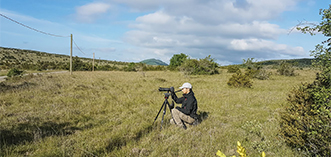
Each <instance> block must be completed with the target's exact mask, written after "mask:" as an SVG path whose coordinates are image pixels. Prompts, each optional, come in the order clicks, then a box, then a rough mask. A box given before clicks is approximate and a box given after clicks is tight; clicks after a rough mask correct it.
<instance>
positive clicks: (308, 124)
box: [280, 73, 331, 156]
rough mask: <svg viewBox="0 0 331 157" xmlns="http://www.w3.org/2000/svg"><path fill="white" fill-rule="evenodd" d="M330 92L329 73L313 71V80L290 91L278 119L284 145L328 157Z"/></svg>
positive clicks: (330, 147)
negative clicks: (279, 119) (315, 72)
mask: <svg viewBox="0 0 331 157" xmlns="http://www.w3.org/2000/svg"><path fill="white" fill-rule="evenodd" d="M330 93H331V79H330V73H328V74H324V73H322V74H317V77H316V80H315V81H314V82H313V83H305V84H302V85H301V86H299V87H298V88H296V89H294V90H292V91H291V92H290V94H289V96H288V98H287V100H288V102H289V103H288V105H287V106H286V107H285V111H284V112H283V113H281V121H280V125H281V130H280V133H281V135H282V137H283V138H284V139H285V141H286V143H287V144H288V145H290V146H292V147H293V148H297V149H301V150H304V151H307V152H308V153H309V155H310V156H331V134H330V132H331V127H330V125H331V101H330V99H331V95H330Z"/></svg>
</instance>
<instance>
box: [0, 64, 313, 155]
mask: <svg viewBox="0 0 331 157" xmlns="http://www.w3.org/2000/svg"><path fill="white" fill-rule="evenodd" d="M268 72H270V73H272V75H271V76H270V78H269V79H268V80H259V79H253V86H252V87H251V88H234V87H231V86H228V85H227V81H228V80H229V78H230V77H231V76H232V73H228V72H227V70H226V69H222V70H219V74H216V75H195V76H192V75H191V76H187V75H185V74H183V73H181V72H177V71H148V72H144V73H141V72H123V71H95V72H74V73H73V75H69V74H68V73H60V74H45V75H28V76H25V77H23V78H16V79H9V80H7V81H5V82H2V83H0V139H1V140H0V156H201V157H205V156H216V155H215V154H216V152H217V151H218V150H220V151H222V152H223V153H224V154H225V155H227V156H232V155H238V154H236V149H237V141H240V142H241V143H242V145H243V146H245V148H246V152H247V154H248V155H249V156H259V155H260V154H261V153H262V151H264V152H265V154H266V156H303V155H304V153H303V152H301V151H298V150H296V149H292V148H291V147H288V146H287V145H286V144H285V141H284V140H283V138H281V137H280V135H279V130H280V124H279V119H280V113H281V112H282V111H283V110H284V109H283V106H284V104H286V103H287V102H286V99H287V96H288V94H289V91H290V90H291V89H293V88H294V87H297V86H298V85H300V84H301V83H302V82H312V81H313V80H314V79H315V76H316V71H315V70H312V69H302V70H296V73H297V75H295V76H291V77H289V76H284V75H278V73H277V72H276V70H273V69H268ZM184 82H190V83H191V84H192V85H193V90H194V92H195V95H196V98H197V100H198V107H199V109H198V113H199V115H200V118H201V119H202V122H201V123H200V124H198V125H197V126H189V127H188V129H187V130H183V129H182V128H178V127H176V126H173V125H171V124H170V123H169V120H170V118H171V115H170V112H169V110H167V112H166V114H165V117H164V122H163V128H162V129H160V125H161V117H162V115H161V114H162V113H161V114H160V115H159V117H158V119H156V122H155V123H156V124H154V125H152V123H153V121H154V118H155V117H156V115H157V113H158V111H159V109H160V107H161V105H162V103H163V101H164V94H163V92H159V91H158V88H159V87H170V86H174V87H175V88H178V87H179V86H181V85H182V83H184ZM169 100H171V99H169Z"/></svg>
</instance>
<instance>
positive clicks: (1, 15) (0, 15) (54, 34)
mask: <svg viewBox="0 0 331 157" xmlns="http://www.w3.org/2000/svg"><path fill="white" fill-rule="evenodd" d="M0 16H2V17H4V18H6V19H8V20H10V21H12V22H15V23H17V24H19V25H21V26H23V27H26V28H29V29H31V30H34V31H36V32H39V33H42V34H46V35H50V36H54V37H70V36H63V35H56V34H52V33H47V32H44V31H41V30H38V29H35V28H32V27H30V26H27V25H25V24H23V23H20V22H18V21H16V20H14V19H12V18H9V17H7V16H5V15H3V14H1V13H0Z"/></svg>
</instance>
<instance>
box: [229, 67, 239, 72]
mask: <svg viewBox="0 0 331 157" xmlns="http://www.w3.org/2000/svg"><path fill="white" fill-rule="evenodd" d="M238 70H240V69H239V66H238V65H229V66H228V73H236V72H237V71H238Z"/></svg>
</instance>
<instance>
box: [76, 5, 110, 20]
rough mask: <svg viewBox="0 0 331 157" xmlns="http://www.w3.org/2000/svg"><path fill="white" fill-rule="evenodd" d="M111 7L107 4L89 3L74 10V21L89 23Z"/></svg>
mask: <svg viewBox="0 0 331 157" xmlns="http://www.w3.org/2000/svg"><path fill="white" fill-rule="evenodd" d="M110 7H111V5H110V4H108V3H101V2H97V3H89V4H86V5H83V6H80V7H77V8H76V15H75V16H76V19H77V20H79V21H81V22H86V23H91V22H93V21H95V20H96V18H98V17H99V16H101V15H102V14H104V13H106V12H107V11H108V10H109V8H110Z"/></svg>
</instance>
